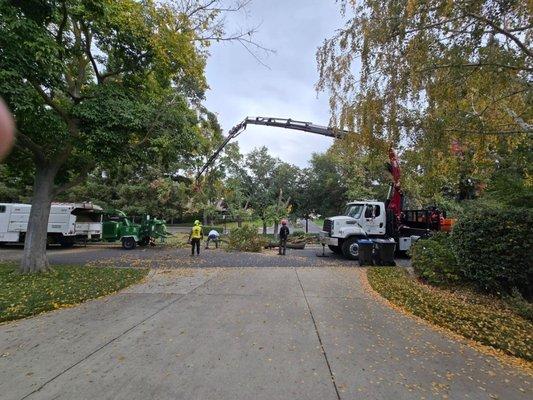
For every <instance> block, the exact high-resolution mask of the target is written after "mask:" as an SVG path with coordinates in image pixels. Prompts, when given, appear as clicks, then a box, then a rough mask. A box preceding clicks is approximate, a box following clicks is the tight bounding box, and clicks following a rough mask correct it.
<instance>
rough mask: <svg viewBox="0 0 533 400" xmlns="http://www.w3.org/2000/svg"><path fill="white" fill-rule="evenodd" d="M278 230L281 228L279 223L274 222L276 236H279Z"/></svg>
mask: <svg viewBox="0 0 533 400" xmlns="http://www.w3.org/2000/svg"><path fill="white" fill-rule="evenodd" d="M278 228H279V222H278V221H276V222H274V235H277V234H278Z"/></svg>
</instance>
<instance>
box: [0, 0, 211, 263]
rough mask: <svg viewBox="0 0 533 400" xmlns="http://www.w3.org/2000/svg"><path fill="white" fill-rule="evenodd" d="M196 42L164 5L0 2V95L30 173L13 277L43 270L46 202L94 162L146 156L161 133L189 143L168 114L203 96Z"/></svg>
mask: <svg viewBox="0 0 533 400" xmlns="http://www.w3.org/2000/svg"><path fill="white" fill-rule="evenodd" d="M196 39H197V35H196V32H195V31H194V27H193V26H192V25H191V20H190V19H189V18H187V15H185V14H183V13H178V12H176V10H175V9H174V8H172V7H170V6H169V5H167V4H166V3H156V2H153V1H143V2H138V1H134V0H118V1H109V0H96V1H94V0H93V1H87V0H65V1H41V0H30V1H24V2H19V1H10V0H0V53H1V54H2V57H0V94H1V95H2V96H3V97H4V98H5V99H6V101H7V103H8V105H9V106H10V108H11V110H12V112H13V113H14V115H15V118H16V121H17V129H18V132H17V147H18V148H19V149H20V151H22V152H24V153H25V154H26V155H27V160H28V161H27V162H28V163H30V164H33V166H34V169H35V179H34V186H33V193H32V210H31V213H30V218H29V223H28V230H27V233H26V239H25V247H24V254H23V258H22V263H21V270H22V272H35V271H44V270H46V269H47V268H48V261H47V259H46V252H45V246H46V230H47V220H48V215H49V211H50V205H51V201H52V199H53V198H54V197H55V196H57V195H58V194H59V193H61V192H62V191H65V190H67V189H68V188H70V187H72V186H73V185H75V184H77V183H79V182H81V181H82V180H83V179H85V176H86V174H87V173H88V172H89V171H90V170H92V169H93V168H94V167H95V166H96V165H98V164H99V163H101V162H105V161H107V162H109V161H111V160H113V159H119V158H122V157H124V158H126V159H127V158H128V157H132V156H136V155H137V154H140V156H141V157H149V154H146V153H145V152H143V150H144V148H145V147H146V145H147V144H148V143H153V142H154V141H157V140H159V138H160V137H161V136H162V135H163V136H164V135H167V136H168V134H171V136H172V137H173V140H175V141H176V143H180V144H181V145H182V146H185V147H186V146H187V143H188V142H190V139H191V137H192V135H194V134H195V133H194V130H193V129H189V130H188V131H187V130H185V131H184V130H182V128H183V126H180V125H179V124H175V123H172V119H171V118H168V116H169V113H170V115H175V114H174V113H173V110H174V108H175V105H176V102H180V101H182V99H183V98H185V97H188V98H189V99H192V100H194V99H199V98H201V96H202V95H203V92H204V90H205V88H206V83H205V79H204V66H205V53H203V52H202V51H201V50H200V49H198V48H197V46H196V43H197V42H196ZM161 121H165V122H170V125H164V126H163V125H161V123H160V122H161ZM29 168H31V166H30V167H29Z"/></svg>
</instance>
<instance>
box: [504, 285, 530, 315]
mask: <svg viewBox="0 0 533 400" xmlns="http://www.w3.org/2000/svg"><path fill="white" fill-rule="evenodd" d="M505 300H506V302H507V304H508V305H509V306H510V307H511V308H512V309H513V311H514V312H515V313H517V314H518V315H520V316H521V317H522V318H525V319H527V320H529V321H532V322H533V304H531V303H529V302H528V301H527V300H525V299H524V297H523V296H522V294H521V293H520V292H519V291H518V289H517V288H513V290H512V292H511V295H510V296H507V297H506V298H505Z"/></svg>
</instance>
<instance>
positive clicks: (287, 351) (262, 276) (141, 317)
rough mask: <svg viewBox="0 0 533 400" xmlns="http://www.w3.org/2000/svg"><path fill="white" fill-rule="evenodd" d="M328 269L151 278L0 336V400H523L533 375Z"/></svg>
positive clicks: (354, 273)
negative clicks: (397, 308)
mask: <svg viewBox="0 0 533 400" xmlns="http://www.w3.org/2000/svg"><path fill="white" fill-rule="evenodd" d="M212 254H213V257H215V258H219V259H222V258H223V257H222V255H223V254H226V253H222V252H216V251H215V252H213V253H212ZM254 257H256V259H261V257H270V258H273V259H274V260H278V262H280V261H287V260H289V258H285V259H283V258H281V259H280V258H278V257H273V256H269V255H263V256H259V258H257V256H254ZM196 260H198V259H196ZM315 260H317V259H315ZM324 260H327V259H324ZM328 263H329V264H317V266H315V267H309V266H304V267H291V266H283V267H270V268H264V267H262V268H253V267H250V268H243V267H233V268H232V267H227V268H212V267H209V266H207V267H205V268H197V267H190V266H189V267H180V268H174V269H171V270H168V269H155V270H153V271H152V273H151V277H150V278H149V279H148V281H147V282H146V283H144V284H141V285H137V286H134V287H131V288H129V289H127V290H125V291H123V292H121V293H119V294H117V295H114V296H110V297H107V298H103V299H98V300H94V301H90V302H87V303H85V304H83V305H81V306H78V307H75V308H69V309H63V310H58V311H55V312H51V313H48V314H43V315H41V316H37V317H34V318H30V319H27V320H23V321H19V322H14V323H7V324H3V325H0V393H1V396H0V397H1V398H2V399H6V400H8V399H9V400H11V399H14V400H15V399H17V400H18V399H69V400H71V399H127V400H132V399H142V400H144V399H199V400H200V399H201V400H203V399H217V400H220V399H228V400H229V399H231V400H233V399H265V400H272V399H317V400H326V399H333V400H335V399H337V400H338V399H444V398H449V399H463V398H467V399H490V398H499V399H530V398H531V395H532V392H531V380H530V377H528V376H526V375H524V374H522V373H521V372H520V371H519V370H516V369H513V368H511V367H507V366H504V365H501V364H500V363H499V362H498V361H497V360H496V359H494V358H493V357H491V356H487V355H484V354H482V353H479V352H478V351H476V350H474V349H472V348H470V347H469V346H468V345H466V344H464V343H461V342H458V341H456V340H454V339H450V338H448V337H446V336H445V335H443V334H441V333H439V332H437V331H435V330H433V329H431V328H428V327H427V326H426V325H425V324H420V323H418V322H416V321H415V320H413V319H411V318H410V317H407V316H404V315H402V314H399V313H397V312H395V311H393V310H391V309H390V308H388V307H387V306H385V305H383V303H382V302H380V301H377V300H376V299H375V298H374V296H373V295H371V294H370V293H368V292H367V291H366V290H365V289H364V288H363V286H362V285H361V281H360V276H361V275H360V274H361V270H360V269H359V268H357V267H354V266H353V264H351V266H348V265H344V264H342V263H336V262H334V261H332V260H330V261H328ZM251 265H253V264H251Z"/></svg>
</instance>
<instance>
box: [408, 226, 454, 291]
mask: <svg viewBox="0 0 533 400" xmlns="http://www.w3.org/2000/svg"><path fill="white" fill-rule="evenodd" d="M411 255H412V265H413V268H414V270H415V273H416V274H417V275H418V276H419V277H421V278H422V279H424V280H425V281H427V282H428V283H431V284H432V285H437V286H442V285H449V284H452V283H455V282H457V281H459V280H460V279H461V274H460V271H459V267H458V265H457V260H456V258H455V254H454V253H453V250H452V247H451V240H450V237H449V235H447V234H445V233H442V232H441V233H438V234H436V235H434V236H432V237H430V238H428V239H421V240H419V241H418V242H416V243H415V244H414V245H413V247H412V248H411Z"/></svg>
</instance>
